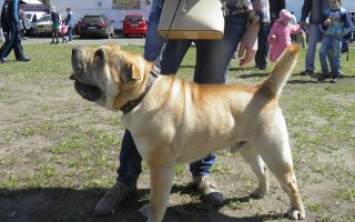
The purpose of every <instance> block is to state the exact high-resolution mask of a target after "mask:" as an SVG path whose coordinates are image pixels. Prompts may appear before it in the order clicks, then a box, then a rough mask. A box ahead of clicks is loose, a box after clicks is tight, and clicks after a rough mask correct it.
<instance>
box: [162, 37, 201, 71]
mask: <svg viewBox="0 0 355 222" xmlns="http://www.w3.org/2000/svg"><path fill="white" fill-rule="evenodd" d="M191 43H192V41H191V40H168V42H167V44H166V46H165V50H164V52H163V57H162V60H161V62H160V65H161V74H167V75H169V74H176V73H177V71H178V70H179V68H180V65H181V63H182V60H183V59H184V56H185V54H186V52H187V50H188V49H189V47H190V45H191ZM196 63H197V61H196Z"/></svg>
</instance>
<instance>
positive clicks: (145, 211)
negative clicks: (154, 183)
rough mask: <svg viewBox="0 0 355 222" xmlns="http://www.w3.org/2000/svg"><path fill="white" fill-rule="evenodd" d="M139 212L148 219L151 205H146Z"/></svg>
mask: <svg viewBox="0 0 355 222" xmlns="http://www.w3.org/2000/svg"><path fill="white" fill-rule="evenodd" d="M139 211H140V213H141V214H142V215H143V216H144V217H146V218H148V217H149V214H150V205H149V204H146V205H144V206H143V207H142V209H140V210H139Z"/></svg>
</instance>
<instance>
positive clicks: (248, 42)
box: [238, 23, 260, 66]
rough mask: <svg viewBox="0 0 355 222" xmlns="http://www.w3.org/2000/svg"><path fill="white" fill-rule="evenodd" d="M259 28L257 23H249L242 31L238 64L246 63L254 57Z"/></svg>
mask: <svg viewBox="0 0 355 222" xmlns="http://www.w3.org/2000/svg"><path fill="white" fill-rule="evenodd" d="M259 28H260V24H259V23H255V24H249V25H248V27H247V29H246V31H245V32H244V35H243V38H242V41H241V42H240V47H239V52H238V58H239V65H240V66H244V65H246V64H248V63H249V62H251V61H252V60H253V59H254V56H255V53H256V51H257V50H258V31H259Z"/></svg>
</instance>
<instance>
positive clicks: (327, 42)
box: [318, 36, 332, 81]
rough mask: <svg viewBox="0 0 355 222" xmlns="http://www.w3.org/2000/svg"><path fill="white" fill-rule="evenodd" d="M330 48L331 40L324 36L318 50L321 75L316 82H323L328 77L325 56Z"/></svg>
mask: <svg viewBox="0 0 355 222" xmlns="http://www.w3.org/2000/svg"><path fill="white" fill-rule="evenodd" d="M331 47H332V46H331V38H329V37H328V36H325V37H324V38H323V41H322V45H321V47H320V50H319V60H320V64H321V67H322V75H320V76H319V78H318V81H324V80H326V79H327V78H329V77H330V74H329V67H328V62H327V54H328V53H329V49H331ZM331 62H332V61H331Z"/></svg>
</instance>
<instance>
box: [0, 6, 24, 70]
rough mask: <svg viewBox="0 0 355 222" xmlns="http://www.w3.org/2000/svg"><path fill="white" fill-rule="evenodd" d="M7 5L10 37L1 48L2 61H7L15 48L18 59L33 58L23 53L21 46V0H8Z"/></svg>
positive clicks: (0, 59)
mask: <svg viewBox="0 0 355 222" xmlns="http://www.w3.org/2000/svg"><path fill="white" fill-rule="evenodd" d="M5 3H7V4H8V7H7V16H6V17H7V23H8V25H9V31H8V38H7V40H6V42H5V43H4V44H3V45H2V47H1V49H0V63H6V62H7V59H6V57H7V56H8V55H9V54H10V52H11V50H12V49H14V52H15V57H16V60H17V61H22V62H28V61H30V60H31V59H29V58H27V57H26V56H24V54H23V48H22V46H21V26H20V24H19V21H20V20H19V0H6V1H5Z"/></svg>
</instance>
